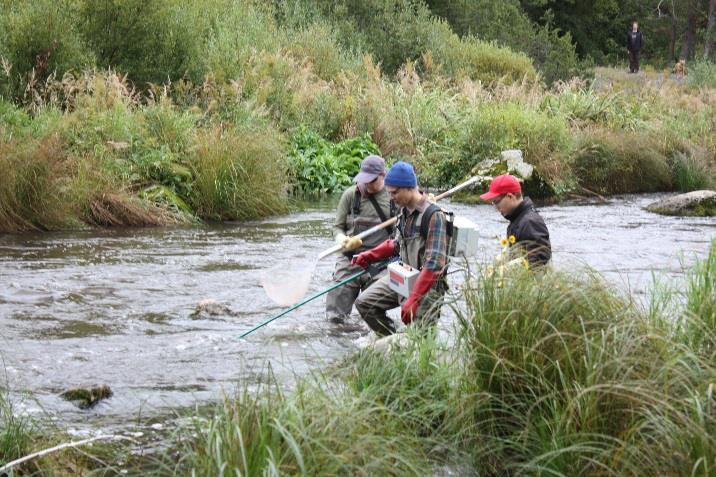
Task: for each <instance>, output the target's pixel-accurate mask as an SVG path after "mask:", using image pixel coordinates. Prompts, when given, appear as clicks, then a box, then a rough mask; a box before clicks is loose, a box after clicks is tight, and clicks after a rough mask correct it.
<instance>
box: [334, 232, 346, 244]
mask: <svg viewBox="0 0 716 477" xmlns="http://www.w3.org/2000/svg"><path fill="white" fill-rule="evenodd" d="M347 238H348V237H347V236H346V234H338V235H336V245H340V246H343V242H345V241H346V239H347Z"/></svg>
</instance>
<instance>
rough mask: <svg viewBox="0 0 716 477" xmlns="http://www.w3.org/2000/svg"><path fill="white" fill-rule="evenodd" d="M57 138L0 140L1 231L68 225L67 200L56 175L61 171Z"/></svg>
mask: <svg viewBox="0 0 716 477" xmlns="http://www.w3.org/2000/svg"><path fill="white" fill-rule="evenodd" d="M63 156H64V151H63V148H62V145H61V143H60V141H58V140H56V139H54V138H47V139H46V140H44V141H42V142H39V143H38V142H34V141H33V142H30V143H28V144H25V145H19V144H17V143H12V142H11V143H2V142H0V167H1V168H2V170H3V171H4V173H3V174H2V177H0V231H6V232H7V231H16V230H49V229H53V228H58V227H61V226H63V225H67V221H68V215H69V214H68V212H69V211H68V210H67V208H68V207H67V204H66V203H65V202H64V201H63V200H62V190H61V187H60V184H59V181H58V178H59V177H61V176H62V175H64V171H63V168H64V167H65V165H64V164H63V162H64V161H63Z"/></svg>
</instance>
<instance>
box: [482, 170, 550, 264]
mask: <svg viewBox="0 0 716 477" xmlns="http://www.w3.org/2000/svg"><path fill="white" fill-rule="evenodd" d="M480 198H481V199H482V200H487V201H491V202H492V205H494V206H495V208H496V209H497V211H498V212H499V213H500V214H502V216H503V217H504V218H506V219H507V220H509V221H510V225H508V226H507V237H510V236H514V237H515V242H514V243H512V242H511V241H510V243H511V246H512V247H517V248H518V249H519V250H520V251H521V252H523V253H524V254H525V255H526V258H527V261H528V262H529V264H530V268H533V267H535V266H539V265H546V264H547V262H549V260H550V259H551V258H552V246H551V244H550V242H549V231H548V230H547V225H546V224H545V223H544V219H542V216H540V215H539V214H538V213H537V211H536V210H535V206H534V204H533V203H532V201H531V200H530V198H529V197H522V186H521V185H520V182H519V181H518V180H517V178H515V177H514V176H511V175H509V174H503V175H501V176H497V177H495V178H494V179H493V180H492V182H491V183H490V190H489V191H488V192H486V193H484V194H482V195H481V196H480Z"/></svg>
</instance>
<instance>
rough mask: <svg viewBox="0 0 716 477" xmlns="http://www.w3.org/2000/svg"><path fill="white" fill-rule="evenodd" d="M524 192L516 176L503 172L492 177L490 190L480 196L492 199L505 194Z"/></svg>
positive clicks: (483, 198)
mask: <svg viewBox="0 0 716 477" xmlns="http://www.w3.org/2000/svg"><path fill="white" fill-rule="evenodd" d="M518 192H522V186H521V185H520V181H518V180H517V178H516V177H515V176H511V175H509V174H502V175H501V176H497V177H495V178H494V179H492V182H490V190H489V191H488V192H485V193H484V194H482V195H481V196H480V199H482V200H492V199H494V198H495V197H499V196H501V195H504V194H516V193H518Z"/></svg>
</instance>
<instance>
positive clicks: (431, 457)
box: [179, 344, 449, 476]
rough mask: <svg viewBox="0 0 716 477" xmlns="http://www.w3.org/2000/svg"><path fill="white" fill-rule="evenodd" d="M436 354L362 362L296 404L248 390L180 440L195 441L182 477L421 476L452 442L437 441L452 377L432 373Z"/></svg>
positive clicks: (297, 395) (319, 380) (294, 398)
mask: <svg viewBox="0 0 716 477" xmlns="http://www.w3.org/2000/svg"><path fill="white" fill-rule="evenodd" d="M435 349H436V348H435V347H434V344H433V345H430V344H428V345H426V346H425V347H424V348H423V349H419V348H418V347H417V346H411V347H409V348H408V349H406V350H403V351H400V352H397V353H396V354H393V355H391V356H383V355H380V354H375V353H365V354H362V355H360V356H358V357H357V358H356V360H355V367H352V366H351V367H350V370H349V373H348V374H347V375H345V376H344V378H343V379H342V380H339V381H336V380H335V377H332V376H330V375H319V376H314V377H313V378H309V379H307V380H303V381H301V382H300V383H299V384H298V387H297V388H296V389H295V390H294V391H293V392H291V393H290V394H286V393H284V392H282V391H281V390H280V388H279V385H278V384H277V383H275V382H273V381H272V380H269V381H268V382H266V383H264V384H263V385H261V386H260V387H259V389H258V390H257V391H253V392H249V391H248V390H244V391H243V392H242V393H240V394H239V395H238V396H237V397H236V398H235V399H232V400H226V401H224V402H223V403H222V404H221V405H220V406H219V407H218V408H217V411H216V414H215V415H214V416H213V417H212V418H211V419H210V420H209V421H208V422H205V421H197V427H195V428H192V429H188V430H185V431H184V432H198V433H199V437H198V438H197V439H191V440H188V441H185V440H183V439H182V441H183V442H184V443H185V447H183V448H182V449H181V450H180V452H181V453H182V455H183V456H184V458H183V459H182V461H180V462H179V473H181V474H185V473H193V474H195V475H214V474H216V473H219V472H222V471H223V472H230V473H233V474H234V475H392V476H399V475H401V476H402V475H425V472H426V471H427V469H429V468H430V467H431V465H434V463H436V462H440V461H442V460H444V458H445V457H446V452H447V451H448V447H446V444H447V442H448V441H449V439H448V440H443V439H436V436H437V435H440V434H441V433H440V431H439V430H438V428H439V426H440V423H441V422H442V421H443V418H444V416H445V415H446V414H447V413H448V412H449V402H447V401H446V400H443V399H442V398H443V397H445V396H446V393H447V391H448V389H449V381H448V379H449V375H448V374H446V373H440V372H437V373H436V372H435V370H436V369H439V368H437V366H436V361H435V359H436V356H435V354H434V353H432V351H434V350H435ZM431 350H432V351H431ZM180 435H182V432H180ZM447 455H449V454H447ZM427 472H429V471H427Z"/></svg>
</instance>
